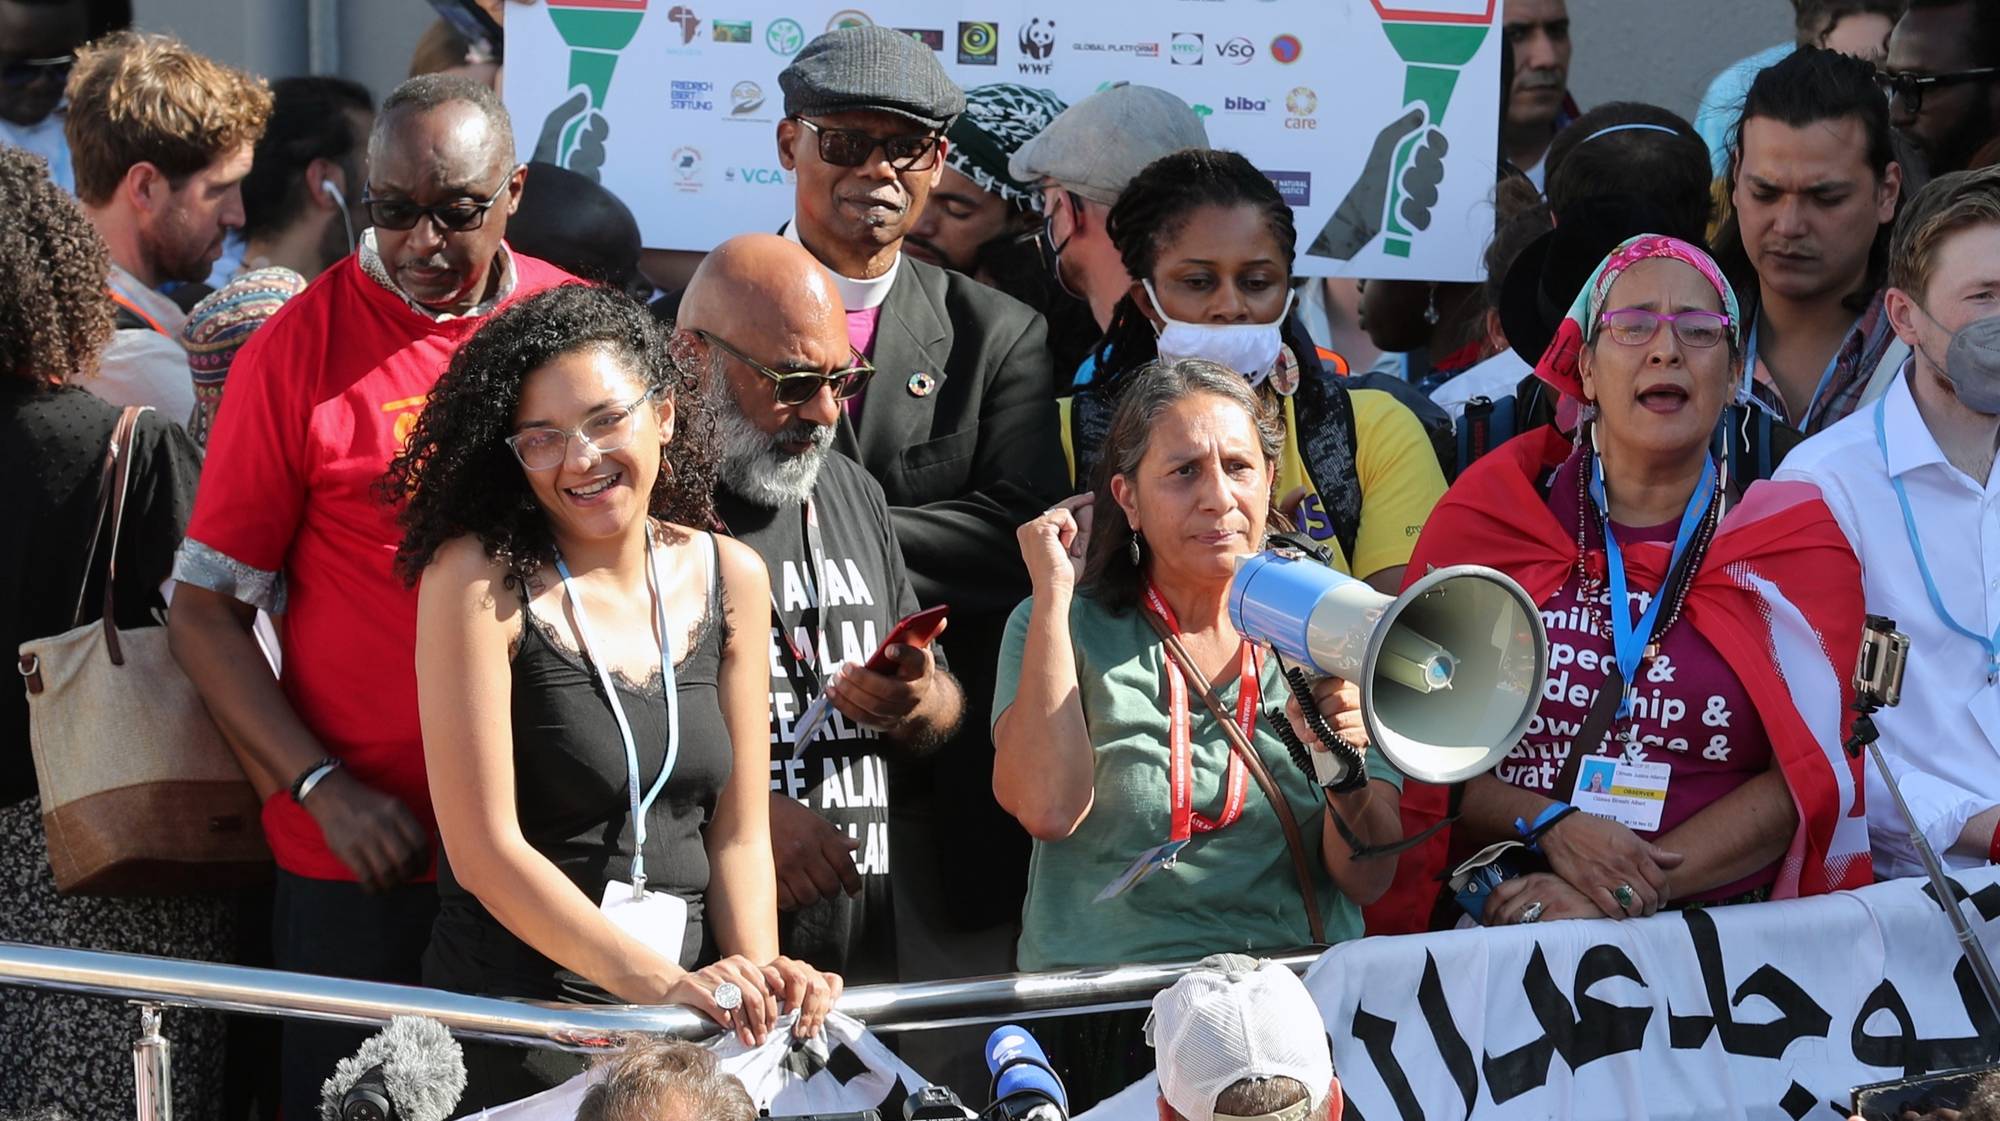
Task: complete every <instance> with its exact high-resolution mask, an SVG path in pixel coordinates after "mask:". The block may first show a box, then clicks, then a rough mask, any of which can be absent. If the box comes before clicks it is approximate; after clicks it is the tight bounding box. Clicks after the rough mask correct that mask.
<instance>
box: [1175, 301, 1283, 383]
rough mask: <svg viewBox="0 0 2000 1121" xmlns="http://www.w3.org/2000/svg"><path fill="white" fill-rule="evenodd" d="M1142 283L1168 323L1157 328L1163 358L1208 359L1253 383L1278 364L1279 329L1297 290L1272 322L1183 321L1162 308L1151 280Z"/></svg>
mask: <svg viewBox="0 0 2000 1121" xmlns="http://www.w3.org/2000/svg"><path fill="white" fill-rule="evenodd" d="M1140 283H1141V284H1143V285H1144V286H1145V288H1146V298H1147V299H1149V300H1151V301H1153V313H1154V314H1155V315H1158V316H1159V317H1160V321H1161V322H1162V323H1164V324H1165V326H1163V327H1161V328H1159V331H1158V334H1159V351H1160V361H1162V362H1178V361H1180V360H1181V359H1183V358H1202V359H1206V360H1208V361H1210V362H1214V363H1216V364H1217V365H1221V366H1227V367H1229V368H1230V369H1232V370H1235V371H1236V372H1237V373H1239V374H1242V375H1243V376H1244V377H1246V378H1249V379H1250V384H1252V385H1256V384H1258V383H1260V382H1262V381H1263V380H1264V378H1265V377H1266V376H1268V375H1269V374H1270V372H1271V368H1272V367H1273V366H1275V365H1277V363H1278V351H1279V350H1280V349H1282V348H1283V346H1284V341H1283V339H1282V338H1281V337H1280V334H1279V332H1280V328H1282V327H1283V326H1284V324H1285V317H1286V316H1288V315H1290V314H1291V313H1292V299H1293V297H1295V296H1297V295H1298V292H1297V291H1296V290H1288V291H1286V293H1285V306H1284V308H1283V309H1282V310H1280V311H1279V312H1278V318H1276V319H1274V320H1272V321H1271V322H1269V323H1183V322H1181V321H1180V320H1178V319H1174V318H1172V317H1170V316H1168V315H1167V313H1166V312H1165V311H1164V310H1162V309H1161V308H1160V297H1159V295H1158V294H1156V293H1155V292H1154V291H1153V282H1152V281H1150V280H1144V281H1140Z"/></svg>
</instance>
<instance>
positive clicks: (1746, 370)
mask: <svg viewBox="0 0 2000 1121" xmlns="http://www.w3.org/2000/svg"><path fill="white" fill-rule="evenodd" d="M1762 318H1763V316H1761V315H1760V316H1758V317H1757V319H1752V320H1751V321H1750V337H1749V338H1748V339H1745V340H1744V342H1743V399H1744V400H1748V399H1749V397H1750V386H1751V384H1752V383H1753V382H1755V381H1756V380H1757V320H1758V319H1762ZM1847 330H1848V333H1849V334H1851V333H1853V331H1854V328H1852V327H1849V328H1848V329H1847ZM1846 349H1847V335H1842V336H1841V337H1840V345H1839V346H1838V347H1835V348H1834V351H1833V357H1832V358H1829V359H1827V360H1826V369H1824V370H1821V371H1820V372H1819V384H1818V385H1815V386H1813V394H1812V397H1811V398H1810V399H1809V400H1807V401H1806V407H1805V411H1804V412H1802V413H1800V414H1799V417H1798V424H1797V426H1796V427H1798V428H1800V429H1803V428H1804V427H1805V424H1806V420H1807V418H1809V417H1811V416H1812V412H1813V410H1814V409H1815V408H1817V407H1819V398H1820V395H1821V394H1823V393H1825V392H1826V387H1827V386H1828V385H1830V384H1832V382H1833V372H1834V371H1835V370H1838V369H1839V368H1840V352H1841V351H1843V350H1846ZM1784 399H1785V395H1784V394H1782V393H1780V394H1779V395H1778V400H1779V402H1780V403H1781V404H1782V403H1783V401H1784ZM1779 419H1781V420H1783V421H1785V422H1786V423H1790V422H1791V420H1792V418H1791V417H1780V418H1779Z"/></svg>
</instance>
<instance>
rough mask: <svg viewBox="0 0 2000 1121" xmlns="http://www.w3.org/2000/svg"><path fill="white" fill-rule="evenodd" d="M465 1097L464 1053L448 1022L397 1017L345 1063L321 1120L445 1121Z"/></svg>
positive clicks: (325, 1098)
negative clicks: (449, 1029)
mask: <svg viewBox="0 0 2000 1121" xmlns="http://www.w3.org/2000/svg"><path fill="white" fill-rule="evenodd" d="M463 1093H465V1055H464V1053H463V1052H462V1051H460V1050H459V1046H458V1041H457V1040H455V1039H453V1038H452V1037H451V1033H450V1032H449V1031H446V1030H445V1027H444V1025H443V1024H440V1023H438V1022H437V1021H436V1020H427V1019H425V1018H423V1017H421V1016H398V1017H396V1018H395V1019H393V1020H390V1021H389V1026H388V1027H386V1028H383V1029H382V1030H381V1031H379V1032H377V1033H375V1034H374V1035H371V1036H369V1037H368V1039H367V1040H366V1041H364V1042H363V1043H362V1044H361V1049H360V1050H358V1051H356V1052H355V1053H354V1054H352V1055H349V1056H348V1057H347V1058H345V1059H342V1060H340V1065H338V1066H336V1067H334V1068H333V1077H331V1078H329V1079H327V1080H326V1084H325V1085H324V1086H322V1087H321V1088H320V1099H319V1116H320V1121H445V1119H446V1118H448V1117H450V1116H451V1113H452V1110H453V1109H454V1108H455V1107H456V1106H457V1105H458V1099H459V1095H461V1094H463Z"/></svg>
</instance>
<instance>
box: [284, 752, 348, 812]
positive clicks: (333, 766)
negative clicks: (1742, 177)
mask: <svg viewBox="0 0 2000 1121" xmlns="http://www.w3.org/2000/svg"><path fill="white" fill-rule="evenodd" d="M340 768H341V762H340V760H338V759H328V760H327V761H326V762H324V763H321V764H320V765H319V766H317V767H314V768H313V769H312V773H310V774H308V775H306V777H304V778H302V779H300V780H299V792H298V793H297V794H294V795H293V796H292V800H293V801H294V802H299V803H303V802H304V801H305V800H306V795H308V794H311V793H312V792H313V787H315V786H318V785H319V784H320V783H321V782H322V781H323V780H324V779H325V778H326V776H328V775H330V774H332V773H333V772H335V771H337V770H339V769H340Z"/></svg>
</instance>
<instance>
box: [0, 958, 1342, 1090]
mask: <svg viewBox="0 0 2000 1121" xmlns="http://www.w3.org/2000/svg"><path fill="white" fill-rule="evenodd" d="M1319 953H1320V951H1318V950H1298V951H1287V952H1283V953H1277V954H1272V955H1270V956H1272V957H1273V958H1275V959H1276V960H1277V961H1279V962H1281V963H1282V964H1284V965H1286V966H1288V967H1290V968H1291V969H1292V970H1293V971H1295V972H1302V971H1304V970H1305V968H1306V967H1307V966H1309V965H1311V964H1312V963H1313V962H1314V961H1315V960H1317V959H1318V957H1319ZM1192 968H1193V965H1192V963H1182V964H1171V965H1119V966H1113V967H1110V968H1106V969H1088V970H1075V971H1070V972H1063V973H1016V974H1007V975H1003V976H998V977H970V978H963V979H959V980H951V981H925V982H919V983H915V984H904V985H863V986H858V987H856V988H852V989H849V990H847V992H846V993H845V994H844V995H843V996H842V997H841V998H840V1003H839V1005H838V1007H839V1010H840V1011H842V1012H844V1013H846V1014H848V1015H850V1016H853V1017H854V1018H855V1019H857V1020H860V1021H862V1022H863V1023H865V1024H867V1025H868V1026H869V1028H870V1029H872V1030H874V1031H877V1032H883V1031H912V1030H917V1029H923V1028H940V1027H951V1026H955V1025H961V1024H978V1023H986V1022H992V1021H998V1020H1009V1019H1034V1018H1037V1017H1042V1016H1055V1015H1074V1014H1082V1013H1089V1012H1109V1011H1116V1010H1119V1009H1125V1008H1138V1007H1142V1006H1144V1005H1145V1004H1146V1002H1148V1001H1150V1000H1151V999H1152V997H1153V994H1154V993H1157V992H1159V991H1160V990H1161V989H1163V988H1166V987H1167V986H1168V985H1171V984H1173V983H1174V981H1175V980H1176V979H1177V978H1179V977H1180V976H1181V975H1182V974H1183V973H1186V972H1187V971H1188V970H1190V969H1192ZM0 985H12V986H20V987H25V988H31V989H48V990H53V991H57V992H68V993H78V994H82V995H85V996H98V997H105V998H108V999H114V1000H129V1001H133V1002H135V1003H137V1004H138V1005H139V1008H140V1014H141V1024H142V1027H141V1035H140V1038H139V1040H138V1041H137V1042H136V1043H135V1044H134V1046H133V1063H134V1069H135V1074H136V1076H137V1078H138V1081H139V1086H140V1091H141V1092H140V1097H139V1121H171V1117H170V1114H169V1106H168V1102H169V1101H170V1095H168V1094H167V1093H166V1092H165V1089H166V1087H167V1086H168V1085H169V1083H168V1081H167V1079H168V1071H167V1048H166V1047H165V1046H164V1045H163V1043H162V1042H161V1032H160V1028H159V1023H160V1013H161V1010H162V1009H164V1008H169V1007H180V1008H203V1009H209V1010H213V1011H218V1012H240V1013H248V1014H251V1015H260V1016H280V1017H284V1018H287V1019H306V1020H325V1021H332V1022H335V1023H345V1024H359V1025H377V1024H385V1023H387V1022H388V1021H389V1018H390V1017H392V1016H427V1017H429V1018H431V1019H433V1020H437V1021H438V1022H440V1023H442V1024H443V1025H444V1026H445V1027H447V1028H450V1029H451V1031H452V1032H453V1033H454V1034H456V1035H460V1036H467V1037H471V1038H475V1039H486V1040H494V1041H498V1042H503V1043H514V1044H521V1045H525V1046H530V1047H549V1048H557V1049H561V1050H566V1051H597V1050H605V1049H610V1048H616V1047H619V1046H622V1045H623V1043H624V1040H625V1038H626V1037H627V1036H629V1035H631V1034H634V1033H648V1034H658V1035H670V1036H676V1037H678V1038H682V1039H700V1038H704V1037H706V1036H709V1035H712V1034H714V1032H715V1030H716V1029H715V1026H714V1025H713V1024H711V1023H709V1022H708V1021H707V1020H705V1019H703V1018H701V1017H700V1016H698V1015H696V1014H694V1013H693V1012H690V1011H688V1010H686V1009H684V1008H678V1007H671V1006H663V1007H642V1006H633V1005H625V1006H609V1005H607V1006H595V1005H578V1004H532V1003H524V1002H516V1001H511V1000H497V999H494V998H492V997H479V996H464V995H462V994H459V993H450V992H444V991H441V990H438V989H426V988H419V987H417V986H414V985H387V984H382V983H380V982H376V981H350V980H345V979H342V978H336V977H317V976H313V975H310V974H304V973H284V972H280V971H278V970H275V969H252V968H250V967H248V966H241V965H221V964H217V963H215V962H205V961H183V960H180V959H177V958H157V957H146V956H143V955H139V954H113V953H104V952H101V951H96V950H72V949H65V948H61V947H55V946H34V945H28V944H26V943H21V942H0Z"/></svg>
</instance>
